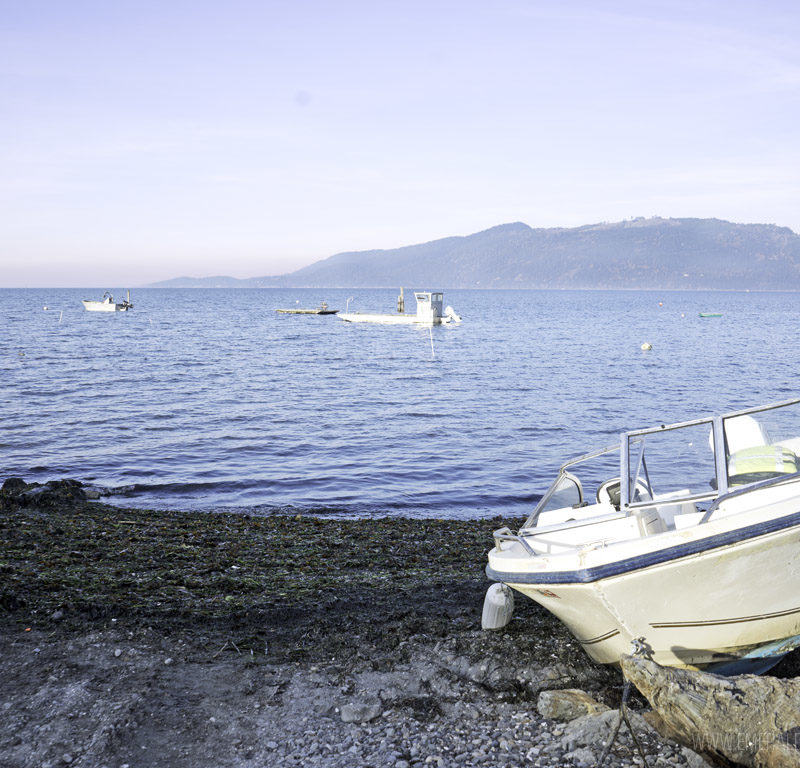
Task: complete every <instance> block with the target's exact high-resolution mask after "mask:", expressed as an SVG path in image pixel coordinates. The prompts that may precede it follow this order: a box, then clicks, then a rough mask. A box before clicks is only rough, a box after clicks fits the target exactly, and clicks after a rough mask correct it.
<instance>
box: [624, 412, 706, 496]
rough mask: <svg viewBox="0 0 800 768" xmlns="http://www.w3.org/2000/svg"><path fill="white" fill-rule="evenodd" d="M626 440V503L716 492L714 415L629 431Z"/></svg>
mask: <svg viewBox="0 0 800 768" xmlns="http://www.w3.org/2000/svg"><path fill="white" fill-rule="evenodd" d="M627 443H628V468H629V484H628V496H627V499H626V501H628V502H629V503H631V504H637V503H640V502H642V503H643V502H646V501H649V500H652V499H654V498H656V497H678V496H679V497H682V498H686V497H691V498H703V497H706V498H712V497H713V496H715V495H716V488H717V487H718V482H717V464H716V459H715V455H714V428H713V419H711V418H708V419H701V420H699V421H696V422H689V423H685V424H676V425H670V426H667V425H664V426H661V427H658V428H655V429H652V430H641V431H637V432H635V433H629V435H628V440H627ZM630 489H634V490H633V491H631V490H630ZM642 489H644V491H646V492H643V490H642Z"/></svg>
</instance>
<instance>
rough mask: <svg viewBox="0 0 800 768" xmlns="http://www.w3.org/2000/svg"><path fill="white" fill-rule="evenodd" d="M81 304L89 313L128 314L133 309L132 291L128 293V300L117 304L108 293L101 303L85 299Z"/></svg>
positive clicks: (104, 295)
mask: <svg viewBox="0 0 800 768" xmlns="http://www.w3.org/2000/svg"><path fill="white" fill-rule="evenodd" d="M81 303H82V304H83V308H84V309H85V310H86V311H87V312H127V311H128V310H129V309H133V304H131V292H130V291H128V298H127V299H123V300H122V301H116V302H115V301H114V297H113V296H112V295H111V294H110V293H109V292H108V291H106V292H105V293H104V294H103V298H102V299H101V300H100V301H92V300H91V299H83V300H82V301H81Z"/></svg>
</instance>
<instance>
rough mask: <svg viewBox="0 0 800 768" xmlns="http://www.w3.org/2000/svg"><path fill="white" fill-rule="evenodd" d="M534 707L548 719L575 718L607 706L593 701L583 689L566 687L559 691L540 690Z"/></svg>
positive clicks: (604, 709)
mask: <svg viewBox="0 0 800 768" xmlns="http://www.w3.org/2000/svg"><path fill="white" fill-rule="evenodd" d="M536 709H537V710H538V712H539V714H540V715H541V716H542V717H546V718H548V719H549V720H575V719H576V718H578V717H582V716H583V715H593V714H596V713H598V712H605V711H606V710H607V709H608V707H607V706H606V705H605V704H600V703H598V702H597V701H595V700H594V699H593V698H592V697H591V696H590V695H589V694H588V693H586V692H585V691H580V690H577V689H575V688H568V689H565V690H559V691H542V692H541V693H540V694H539V700H538V702H537V704H536Z"/></svg>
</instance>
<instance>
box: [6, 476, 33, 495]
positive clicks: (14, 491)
mask: <svg viewBox="0 0 800 768" xmlns="http://www.w3.org/2000/svg"><path fill="white" fill-rule="evenodd" d="M27 487H28V485H27V483H26V482H25V481H24V480H23V479H22V478H21V477H9V478H6V480H5V481H4V482H3V487H2V488H0V495H1V496H19V495H21V494H22V493H23V492H24V491H25V489H26V488H27Z"/></svg>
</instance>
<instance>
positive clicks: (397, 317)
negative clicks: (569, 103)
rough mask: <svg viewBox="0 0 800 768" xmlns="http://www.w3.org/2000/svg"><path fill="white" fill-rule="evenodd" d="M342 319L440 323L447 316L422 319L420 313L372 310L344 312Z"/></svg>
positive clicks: (367, 321) (393, 322)
mask: <svg viewBox="0 0 800 768" xmlns="http://www.w3.org/2000/svg"><path fill="white" fill-rule="evenodd" d="M339 318H340V319H341V320H345V321H346V322H348V323H382V324H384V325H440V324H441V323H442V322H446V318H442V317H434V318H431V319H421V318H420V317H419V316H418V315H409V314H400V313H398V314H378V313H374V314H373V313H370V312H342V313H340V314H339Z"/></svg>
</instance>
